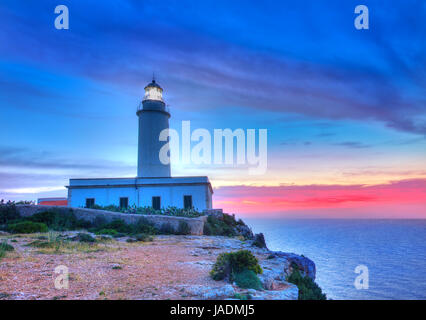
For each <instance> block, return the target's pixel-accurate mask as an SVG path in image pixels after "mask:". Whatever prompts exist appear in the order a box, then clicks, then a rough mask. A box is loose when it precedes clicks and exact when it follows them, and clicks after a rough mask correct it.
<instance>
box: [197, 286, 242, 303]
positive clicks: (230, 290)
mask: <svg viewBox="0 0 426 320" xmlns="http://www.w3.org/2000/svg"><path fill="white" fill-rule="evenodd" d="M234 295H235V289H234V287H233V286H231V285H230V284H227V285H225V286H223V287H219V288H213V289H211V290H209V291H207V292H205V293H204V294H203V295H202V298H203V299H206V300H208V299H218V298H223V297H233V296H234Z"/></svg>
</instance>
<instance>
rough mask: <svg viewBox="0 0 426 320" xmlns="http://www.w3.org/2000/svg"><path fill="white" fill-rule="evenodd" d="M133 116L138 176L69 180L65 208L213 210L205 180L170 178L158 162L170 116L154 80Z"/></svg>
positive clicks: (148, 86) (167, 167)
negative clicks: (115, 207)
mask: <svg viewBox="0 0 426 320" xmlns="http://www.w3.org/2000/svg"><path fill="white" fill-rule="evenodd" d="M136 115H137V116H138V124H139V129H138V160H137V161H138V163H137V164H138V172H137V176H136V177H125V178H73V179H70V181H69V185H68V186H67V188H68V206H69V207H75V208H78V207H86V208H93V207H94V206H95V205H101V206H109V205H115V206H119V207H120V208H122V209H126V208H128V207H129V206H135V207H152V208H153V209H154V210H161V209H163V210H165V211H166V212H167V210H169V209H170V208H171V207H172V208H176V207H177V208H183V209H188V210H191V209H196V210H199V211H204V210H210V209H212V195H213V188H212V186H211V184H210V181H209V178H208V177H206V176H184V177H172V176H171V173H170V164H163V163H162V162H161V160H160V150H161V148H162V147H163V146H164V144H165V143H168V141H160V139H159V138H160V133H161V132H162V131H163V130H165V129H169V118H170V112H169V111H168V109H167V107H166V104H165V103H164V100H163V88H161V87H160V86H159V85H158V83H157V82H156V81H155V79H153V80H152V81H151V82H150V83H149V84H148V85H147V86H145V94H144V97H143V98H142V101H141V103H140V104H139V106H138V108H137V111H136ZM170 210H171V209H170Z"/></svg>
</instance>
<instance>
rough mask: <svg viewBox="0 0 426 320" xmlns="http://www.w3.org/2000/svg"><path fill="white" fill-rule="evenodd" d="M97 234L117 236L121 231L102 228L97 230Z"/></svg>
mask: <svg viewBox="0 0 426 320" xmlns="http://www.w3.org/2000/svg"><path fill="white" fill-rule="evenodd" d="M96 234H97V235H101V234H103V235H108V236H112V237H115V236H117V235H119V234H120V233H119V232H118V231H117V230H114V229H102V230H99V231H97V232H96Z"/></svg>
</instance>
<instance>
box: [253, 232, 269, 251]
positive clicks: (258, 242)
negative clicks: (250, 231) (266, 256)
mask: <svg viewBox="0 0 426 320" xmlns="http://www.w3.org/2000/svg"><path fill="white" fill-rule="evenodd" d="M253 246H256V247H258V248H266V241H265V236H264V235H263V233H257V234H255V235H254V241H253Z"/></svg>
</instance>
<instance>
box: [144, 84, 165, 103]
mask: <svg viewBox="0 0 426 320" xmlns="http://www.w3.org/2000/svg"><path fill="white" fill-rule="evenodd" d="M162 91H163V90H161V88H158V87H153V86H148V87H146V88H145V97H144V100H157V101H163V92H162Z"/></svg>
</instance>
